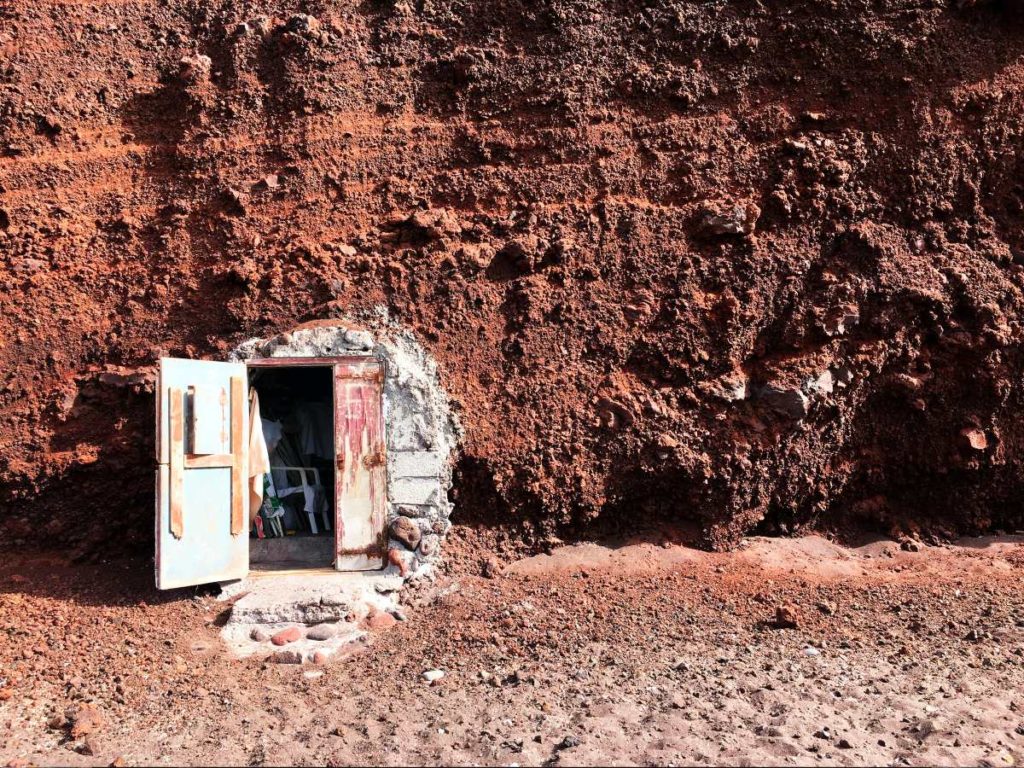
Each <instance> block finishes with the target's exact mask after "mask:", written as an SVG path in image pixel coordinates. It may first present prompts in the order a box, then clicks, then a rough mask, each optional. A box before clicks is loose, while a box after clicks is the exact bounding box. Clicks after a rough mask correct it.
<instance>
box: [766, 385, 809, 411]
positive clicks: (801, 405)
mask: <svg viewBox="0 0 1024 768" xmlns="http://www.w3.org/2000/svg"><path fill="white" fill-rule="evenodd" d="M759 398H760V400H761V401H762V402H763V403H764V404H765V405H767V406H768V407H769V408H771V409H772V410H773V411H775V412H776V413H780V414H782V415H783V416H788V417H790V418H791V419H802V418H804V417H805V416H807V413H808V411H809V410H810V407H811V401H810V399H809V398H808V397H807V395H805V394H804V393H803V392H802V391H800V390H799V389H798V388H796V387H789V388H784V387H778V386H775V385H774V384H769V385H768V386H766V387H764V388H763V389H762V390H761V392H760V394H759Z"/></svg>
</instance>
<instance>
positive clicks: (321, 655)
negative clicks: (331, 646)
mask: <svg viewBox="0 0 1024 768" xmlns="http://www.w3.org/2000/svg"><path fill="white" fill-rule="evenodd" d="M330 658H331V654H330V653H329V652H328V651H316V652H315V653H314V654H313V663H314V664H321V665H323V664H326V663H327V662H328V661H329V660H330Z"/></svg>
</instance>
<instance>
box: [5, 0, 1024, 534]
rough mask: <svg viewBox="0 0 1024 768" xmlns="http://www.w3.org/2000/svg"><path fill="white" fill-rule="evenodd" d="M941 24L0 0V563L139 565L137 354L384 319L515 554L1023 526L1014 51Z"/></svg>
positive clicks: (982, 33) (144, 419)
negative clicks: (583, 542) (507, 530)
mask: <svg viewBox="0 0 1024 768" xmlns="http://www.w3.org/2000/svg"><path fill="white" fill-rule="evenodd" d="M961 5H963V6H965V7H958V6H957V5H950V4H948V3H946V2H934V1H929V0H925V1H924V2H921V1H920V0H914V2H909V1H904V0H894V1H893V2H887V3H883V4H878V3H868V2H860V1H859V0H834V1H833V2H827V3H820V2H800V1H797V2H787V3H783V4H766V3H762V2H744V1H741V2H707V3H704V2H701V3H696V2H692V3H691V2H673V1H670V0H650V1H649V2H642V3H641V2H625V1H623V2H612V1H610V0H608V1H605V2H598V1H593V0H591V1H584V0H571V1H570V0H547V2H539V3H538V2H525V1H524V2H513V1H511V0H505V1H503V2H497V1H495V2H487V1H485V0H440V1H436V2H435V1H433V0H429V1H428V0H421V1H418V2H405V0H399V1H398V2H373V1H371V0H368V1H367V2H362V3H358V4H357V3H344V2H342V3H327V2H319V1H315V0H314V1H310V2H304V3H276V2H263V1H262V0H257V1H255V2H246V3H241V4H239V3H235V2H232V3H218V2H212V3H211V2H190V1H189V0H169V2H162V3H156V2H146V1H145V0H88V1H86V2H74V1H71V0H37V1H36V2H27V1H26V0H2V2H0V302H2V312H0V503H2V505H3V512H2V521H0V524H2V526H3V530H4V532H5V533H4V535H5V536H6V537H7V539H8V540H13V541H25V540H39V539H46V540H48V541H50V542H58V541H72V542H77V543H79V544H80V545H81V546H82V548H83V549H85V550H88V549H89V548H90V547H93V544H94V542H95V541H96V540H98V539H100V538H102V537H109V536H112V535H113V536H116V538H118V539H119V540H124V539H126V538H128V539H132V538H134V540H135V541H138V542H140V543H144V542H146V541H147V538H148V536H149V535H150V533H149V530H150V525H151V524H150V519H149V518H150V510H151V495H152V491H151V484H152V474H151V470H152V466H151V459H150V457H151V454H152V448H151V446H152V437H151V429H152V408H151V396H150V394H149V387H150V386H151V384H150V383H149V382H150V379H149V378H148V376H149V375H150V374H151V371H152V365H153V363H154V361H155V360H156V359H157V358H158V357H159V356H160V355H179V356H199V357H218V356H222V355H224V354H225V352H226V350H227V349H229V348H230V347H231V346H232V345H233V344H235V343H237V342H238V341H240V340H241V339H243V338H247V337H251V336H253V335H271V334H274V333H277V332H279V331H282V330H285V329H287V328H288V327H289V326H290V325H292V324H293V323H295V322H298V321H302V320H308V319H315V318H328V317H340V316H343V315H344V316H349V317H358V316H360V315H363V314H365V313H370V312H371V311H372V310H373V309H374V308H375V307H380V306H383V307H386V308H387V310H388V312H389V313H390V316H391V317H392V318H394V319H395V320H396V321H398V322H401V323H403V324H404V325H406V326H408V327H409V328H411V329H412V330H413V331H414V332H415V333H416V334H417V335H418V336H419V337H420V339H421V340H422V341H423V343H424V344H425V345H426V346H427V347H428V348H429V349H430V350H431V351H432V352H433V354H434V355H435V356H436V358H437V360H438V361H439V364H440V366H441V369H442V370H443V373H444V376H445V381H446V383H447V385H448V387H449V389H450V391H451V393H452V395H453V397H454V398H455V400H456V402H457V403H458V405H459V406H460V408H461V414H462V418H463V421H464V424H465V426H466V428H467V440H466V445H465V456H464V458H463V460H462V462H461V464H460V467H459V471H458V473H457V481H458V485H457V489H456V493H457V495H458V498H457V499H456V501H457V503H458V504H459V505H460V507H461V509H462V510H463V514H464V516H465V517H464V519H465V520H468V521H470V522H473V523H480V524H485V525H509V524H511V523H513V522H515V523H516V524H518V525H519V526H520V527H519V528H517V529H516V535H515V538H516V539H517V540H518V541H520V542H522V543H523V544H524V545H525V546H530V547H532V546H540V545H543V543H544V542H545V540H546V539H548V537H550V536H551V535H552V534H554V533H560V534H562V535H565V534H566V533H567V532H568V533H573V532H577V531H579V530H580V529H581V528H586V527H587V526H590V525H593V524H594V521H595V519H599V520H602V521H603V522H604V523H606V524H607V525H610V526H613V527H614V526H617V525H624V524H632V523H633V522H634V521H635V520H636V519H637V518H641V519H648V520H659V519H666V518H671V519H672V520H673V521H675V522H684V521H691V522H695V523H697V524H698V525H699V526H700V528H701V530H702V531H703V533H704V537H705V541H706V542H707V543H709V544H711V545H725V544H729V543H731V542H733V541H735V540H736V537H737V535H738V534H739V533H740V532H741V531H744V530H750V529H752V528H754V527H755V526H758V525H759V524H760V525H762V526H763V527H762V530H765V531H775V530H790V529H792V528H793V527H795V526H799V525H803V524H806V523H813V524H817V525H821V526H828V525H840V524H845V523H847V522H853V523H856V524H860V525H869V526H876V527H884V528H889V527H891V526H894V525H895V526H897V527H900V526H902V527H912V526H913V525H915V524H919V525H921V526H923V527H924V528H926V529H928V530H930V531H933V532H935V533H938V534H942V533H944V532H946V533H948V532H953V531H969V530H975V529H984V528H990V527H1000V526H1003V527H1009V528H1016V527H1019V526H1020V525H1021V513H1020V511H1019V510H1020V509H1021V501H1022V498H1021V497H1022V483H1021V468H1020V461H1021V455H1022V453H1021V452H1022V450H1024V448H1022V440H1024V430H1022V428H1021V427H1020V426H1018V424H1019V421H1020V419H1019V414H1020V412H1021V409H1022V402H1021V400H1022V396H1021V392H1022V390H1021V376H1022V373H1024V360H1022V356H1021V352H1020V341H1021V336H1022V329H1021V323H1020V317H1021V309H1022V306H1024V300H1022V294H1021V281H1022V266H1021V261H1022V259H1024V255H1022V254H1024V251H1022V250H1021V249H1024V230H1022V228H1021V225H1022V223H1024V186H1022V183H1021V171H1022V168H1024V165H1022V150H1024V126H1022V123H1021V120H1020V115H1021V114H1024V93H1022V91H1024V63H1022V54H1024V35H1022V31H1024V26H1022V24H1021V18H1020V13H1019V10H1018V8H1017V6H1016V5H1015V4H1014V3H1013V2H1011V1H1010V0H1005V1H1004V2H996V3H984V2H982V3H964V4H961ZM29 499H32V500H33V502H32V505H31V507H30V506H28V505H27V503H26V501H27V500H29ZM93 548H94V547H93Z"/></svg>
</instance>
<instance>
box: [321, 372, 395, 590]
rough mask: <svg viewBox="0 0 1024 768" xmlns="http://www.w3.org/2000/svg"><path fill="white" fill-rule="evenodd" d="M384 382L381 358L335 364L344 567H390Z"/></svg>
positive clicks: (340, 559) (339, 545)
mask: <svg viewBox="0 0 1024 768" xmlns="http://www.w3.org/2000/svg"><path fill="white" fill-rule="evenodd" d="M383 386H384V365H383V363H382V362H380V361H379V360H353V361H340V362H338V363H337V364H336V365H335V366H334V408H335V417H334V429H335V440H334V450H335V453H336V461H337V468H338V471H337V475H336V479H335V489H336V492H337V504H336V505H335V510H336V527H335V530H336V532H337V558H336V560H335V568H337V569H338V570H339V571H368V570H377V569H379V568H383V567H384V557H385V555H386V554H387V545H388V542H387V529H386V524H387V514H386V510H387V487H386V472H387V461H386V456H385V444H384V429H383V423H384V416H383V410H382V397H381V395H382V392H383Z"/></svg>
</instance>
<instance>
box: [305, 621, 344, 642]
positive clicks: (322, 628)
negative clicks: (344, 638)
mask: <svg viewBox="0 0 1024 768" xmlns="http://www.w3.org/2000/svg"><path fill="white" fill-rule="evenodd" d="M336 634H338V626H337V625H336V624H317V625H316V626H313V627H310V628H309V629H307V630H306V637H307V638H308V639H310V640H330V639H331V638H332V637H334V636H335V635H336Z"/></svg>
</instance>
